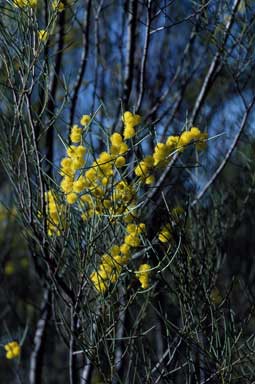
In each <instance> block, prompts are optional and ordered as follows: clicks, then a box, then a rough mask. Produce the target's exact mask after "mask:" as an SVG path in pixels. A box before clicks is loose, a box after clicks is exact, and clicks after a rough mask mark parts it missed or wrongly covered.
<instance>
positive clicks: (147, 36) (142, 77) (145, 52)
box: [135, 0, 151, 112]
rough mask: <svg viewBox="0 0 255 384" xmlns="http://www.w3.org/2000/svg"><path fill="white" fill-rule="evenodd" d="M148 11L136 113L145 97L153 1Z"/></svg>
mask: <svg viewBox="0 0 255 384" xmlns="http://www.w3.org/2000/svg"><path fill="white" fill-rule="evenodd" d="M146 9H147V23H146V32H145V41H144V48H143V56H142V63H141V72H140V83H139V94H138V99H137V103H136V107H135V111H136V112H137V111H139V109H140V107H141V104H142V101H143V96H144V80H145V66H146V61H147V57H148V48H149V43H150V27H151V0H148V3H147V6H146Z"/></svg>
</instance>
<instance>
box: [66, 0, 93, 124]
mask: <svg viewBox="0 0 255 384" xmlns="http://www.w3.org/2000/svg"><path fill="white" fill-rule="evenodd" d="M91 3H92V1H91V0H87V2H86V4H85V8H86V9H85V11H84V19H83V29H82V45H83V50H82V54H81V60H80V67H79V70H78V74H77V78H76V82H75V85H74V91H73V95H72V97H71V108H70V119H69V127H71V126H72V125H73V121H74V116H75V109H76V106H77V99H78V95H79V90H80V87H81V84H82V80H83V76H84V73H85V70H86V66H87V59H88V53H89V35H90V25H89V21H90V11H91Z"/></svg>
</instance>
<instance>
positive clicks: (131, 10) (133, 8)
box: [123, 0, 138, 109]
mask: <svg viewBox="0 0 255 384" xmlns="http://www.w3.org/2000/svg"><path fill="white" fill-rule="evenodd" d="M137 3H138V2H137V1H136V0H129V1H128V30H127V45H126V50H127V54H126V63H125V76H124V89H123V104H124V108H125V109H126V108H127V104H128V101H129V97H130V93H131V90H132V81H133V72H134V59H135V43H136V39H135V32H136V14H137Z"/></svg>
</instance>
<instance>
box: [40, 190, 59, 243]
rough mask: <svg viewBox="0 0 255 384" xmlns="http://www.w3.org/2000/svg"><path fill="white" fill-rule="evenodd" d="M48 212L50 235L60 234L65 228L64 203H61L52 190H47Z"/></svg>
mask: <svg viewBox="0 0 255 384" xmlns="http://www.w3.org/2000/svg"><path fill="white" fill-rule="evenodd" d="M45 202H46V213H47V232H48V235H49V236H53V235H55V236H60V234H61V232H62V231H63V229H64V222H65V221H64V211H65V207H64V205H63V204H59V203H58V202H57V200H56V197H55V196H54V194H53V192H52V191H48V192H45ZM39 216H40V215H39Z"/></svg>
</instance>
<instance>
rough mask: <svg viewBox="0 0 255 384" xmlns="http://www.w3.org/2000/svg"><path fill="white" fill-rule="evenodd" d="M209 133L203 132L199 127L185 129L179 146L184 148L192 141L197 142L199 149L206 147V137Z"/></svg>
mask: <svg viewBox="0 0 255 384" xmlns="http://www.w3.org/2000/svg"><path fill="white" fill-rule="evenodd" d="M207 138H208V134H207V133H205V132H201V131H200V129H199V128H196V127H192V128H191V129H190V131H185V132H183V133H182V134H181V136H180V140H179V143H178V147H179V148H180V149H183V148H184V147H185V146H187V145H189V144H190V143H191V142H195V145H196V148H197V150H203V149H205V148H206V139H207Z"/></svg>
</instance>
